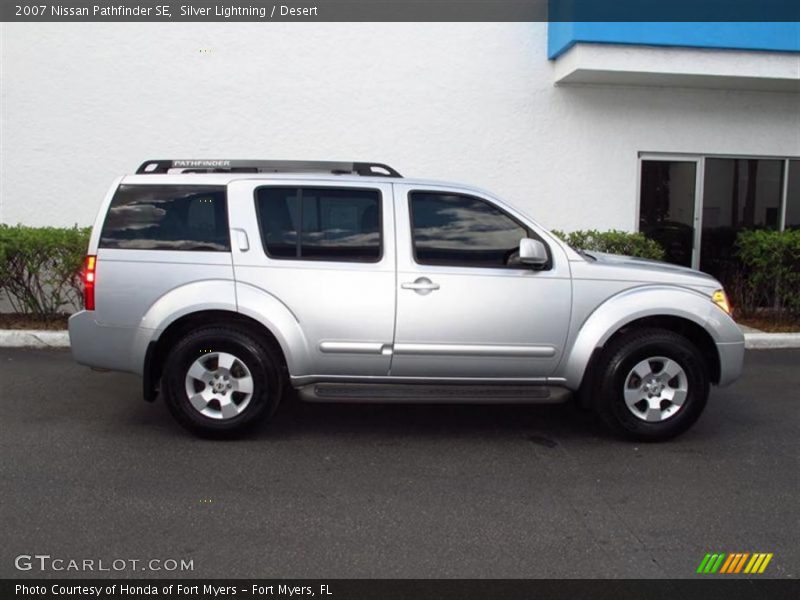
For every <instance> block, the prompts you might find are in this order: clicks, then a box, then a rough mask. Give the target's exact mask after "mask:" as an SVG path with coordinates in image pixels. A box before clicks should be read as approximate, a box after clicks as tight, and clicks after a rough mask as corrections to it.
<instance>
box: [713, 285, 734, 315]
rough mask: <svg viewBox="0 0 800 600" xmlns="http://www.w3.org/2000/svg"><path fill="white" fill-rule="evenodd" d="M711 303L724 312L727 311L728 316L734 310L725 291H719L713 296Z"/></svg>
mask: <svg viewBox="0 0 800 600" xmlns="http://www.w3.org/2000/svg"><path fill="white" fill-rule="evenodd" d="M711 301H712V302H713V303H714V304H716V305H717V306H719V307H720V308H721V309H722V310H724V311H725V313H726V314H728V315H730V314H731V312H732V311H733V309H732V308H731V303H730V302H729V301H728V295H727V294H726V293H725V290H717V291H715V292H714V293H713V294H711Z"/></svg>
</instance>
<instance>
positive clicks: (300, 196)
mask: <svg viewBox="0 0 800 600" xmlns="http://www.w3.org/2000/svg"><path fill="white" fill-rule="evenodd" d="M262 189H271V190H274V189H287V190H294V191H296V192H297V200H298V202H300V203H302V201H303V190H337V191H347V190H352V191H358V192H375V193H376V194H378V256H377V257H376V258H375V259H369V260H364V259H342V258H338V259H335V260H331V259H329V258H324V257H306V256H274V255H272V254H271V253H270V251H269V249H268V248H267V240H266V238H265V236H264V229H263V227H262V219H263V217H262V215H261V208H260V206H259V202H258V192H259V191H260V190H262ZM253 208H254V209H255V212H256V224H257V226H258V237H259V238H260V239H261V249H262V250H263V251H264V255H265V256H266V257H267V258H269V259H270V260H280V261H305V262H324V263H346V264H367V265H374V264H377V263H379V262H381V261H382V260H383V258H384V255H385V248H384V240H385V236H384V235H383V193H382V191H381V190H380V189H379V188H372V187H361V186H359V187H353V186H344V187H342V186H335V185H328V186H326V185H322V186H320V185H259V186H257V187H255V188H253ZM297 239H298V242H297V243H298V245H299V247H300V251H301V253H302V248H303V223H302V221H301V222H300V230H299V231H298V232H297Z"/></svg>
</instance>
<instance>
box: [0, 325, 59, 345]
mask: <svg viewBox="0 0 800 600" xmlns="http://www.w3.org/2000/svg"><path fill="white" fill-rule="evenodd" d="M0 347H4V348H69V334H68V333H67V332H66V330H61V331H44V330H41V329H0Z"/></svg>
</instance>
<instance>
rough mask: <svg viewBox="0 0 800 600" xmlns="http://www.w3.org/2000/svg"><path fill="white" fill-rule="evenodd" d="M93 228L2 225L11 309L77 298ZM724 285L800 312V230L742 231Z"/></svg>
mask: <svg viewBox="0 0 800 600" xmlns="http://www.w3.org/2000/svg"><path fill="white" fill-rule="evenodd" d="M90 231H91V230H90V228H88V227H84V228H80V227H72V228H58V227H27V226H24V225H16V226H9V225H2V224H0V291H2V292H3V295H4V296H5V297H6V298H7V299H8V301H9V303H10V305H11V308H12V310H13V311H14V312H18V313H24V314H30V315H35V316H37V317H40V318H44V319H47V318H49V317H53V316H55V315H58V314H59V313H64V312H70V311H71V310H72V309H73V308H74V307H76V306H79V305H80V304H81V302H82V297H81V295H82V290H81V277H80V272H81V268H82V265H83V260H84V257H85V254H86V248H87V246H88V244H89V234H90ZM553 233H554V234H556V235H558V236H559V237H560V238H562V239H563V240H564V241H566V242H567V243H568V244H569V245H571V246H573V247H575V248H579V249H583V250H590V251H591V250H595V251H598V252H608V253H611V254H623V255H627V256H637V257H641V258H650V259H654V260H662V259H663V258H664V250H663V249H662V248H661V246H660V245H659V244H658V243H657V242H655V241H653V240H651V239H648V238H647V237H645V236H644V235H643V234H641V233H629V232H625V231H614V230H612V231H596V230H588V231H573V232H570V233H565V232H562V231H554V232H553ZM723 283H724V284H725V286H726V288H727V289H728V291H729V293H730V294H731V296H732V298H733V302H734V306H736V307H737V308H738V310H739V314H742V315H747V314H752V313H753V312H755V311H756V309H757V308H759V307H764V306H766V307H770V308H775V309H778V310H781V311H787V312H790V313H792V314H795V315H800V230H791V231H783V232H778V231H763V230H757V231H742V232H740V233H739V234H738V237H737V241H736V252H735V257H734V268H733V269H732V270H731V271H730V272H729V273H728V274H726V275H725V276H724V277H723Z"/></svg>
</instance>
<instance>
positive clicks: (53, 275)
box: [0, 224, 91, 319]
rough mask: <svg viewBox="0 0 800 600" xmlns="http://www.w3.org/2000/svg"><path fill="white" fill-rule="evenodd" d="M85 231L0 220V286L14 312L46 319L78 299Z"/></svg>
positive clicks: (77, 303)
mask: <svg viewBox="0 0 800 600" xmlns="http://www.w3.org/2000/svg"><path fill="white" fill-rule="evenodd" d="M90 231H91V228H89V227H85V228H79V227H72V228H63V227H26V226H24V225H16V226H13V227H12V226H9V225H2V224H0V290H2V292H3V295H4V296H5V297H6V298H7V299H8V302H9V304H10V305H11V308H12V310H13V311H14V312H17V313H24V314H30V315H36V316H37V317H40V318H43V319H48V318H52V317H54V316H56V315H58V314H60V313H64V312H71V311H72V309H73V308H74V307H76V306H79V305H80V304H81V301H82V289H81V287H82V286H81V277H80V272H81V268H82V265H83V261H84V257H85V256H86V248H87V247H88V245H89V233H90Z"/></svg>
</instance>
